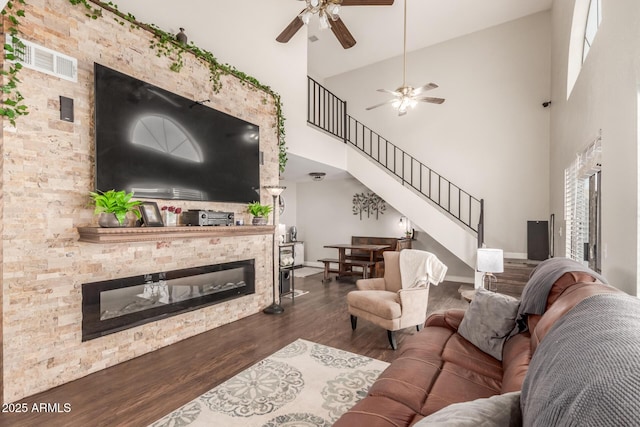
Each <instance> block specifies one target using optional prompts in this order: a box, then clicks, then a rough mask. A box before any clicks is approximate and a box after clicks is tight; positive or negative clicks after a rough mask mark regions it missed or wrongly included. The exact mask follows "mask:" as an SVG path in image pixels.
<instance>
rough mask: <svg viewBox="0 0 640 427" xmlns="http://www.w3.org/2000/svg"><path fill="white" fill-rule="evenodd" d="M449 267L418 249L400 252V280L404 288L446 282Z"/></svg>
mask: <svg viewBox="0 0 640 427" xmlns="http://www.w3.org/2000/svg"><path fill="white" fill-rule="evenodd" d="M445 274H447V266H446V265H444V264H443V263H442V262H441V261H440V260H439V259H438V257H437V256H435V255H434V254H432V253H431V252H426V251H419V250H417V249H404V250H402V251H400V278H401V279H402V288H403V289H406V288H412V287H415V286H420V285H421V284H424V285H426V284H428V283H432V284H434V285H438V283H440V282H442V281H443V280H444V276H445Z"/></svg>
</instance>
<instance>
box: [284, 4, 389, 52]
mask: <svg viewBox="0 0 640 427" xmlns="http://www.w3.org/2000/svg"><path fill="white" fill-rule="evenodd" d="M393 1H394V0H305V3H306V7H305V8H304V9H303V10H302V12H300V13H299V14H298V15H297V16H296V17H295V18H293V21H291V23H290V24H289V25H287V27H286V28H285V29H284V30H283V31H282V32H281V33H280V35H279V36H278V37H277V38H276V40H277V41H279V42H280V43H286V42H288V41H289V40H291V37H293V36H294V35H295V34H296V33H297V32H298V30H299V29H300V28H302V26H303V25H304V24H308V23H309V18H311V16H312V15H316V14H317V15H318V19H319V20H320V28H321V29H324V28H331V31H332V32H333V34H334V35H335V36H336V38H337V39H338V41H339V42H340V44H341V45H342V47H343V48H345V49H349V48H350V47H353V46H354V45H355V44H356V39H355V38H353V36H352V35H351V33H350V32H349V30H348V29H347V26H346V25H345V24H344V22H342V19H340V16H339V13H340V7H341V6H391V5H392V4H393Z"/></svg>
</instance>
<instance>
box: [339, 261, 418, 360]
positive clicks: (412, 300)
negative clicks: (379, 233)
mask: <svg viewBox="0 0 640 427" xmlns="http://www.w3.org/2000/svg"><path fill="white" fill-rule="evenodd" d="M383 256H384V264H385V270H384V277H376V278H371V279H360V280H358V281H357V282H356V287H357V288H358V290H355V291H351V292H349V293H348V294H347V304H348V307H349V314H350V315H351V329H353V330H355V329H356V325H357V321H358V317H360V318H363V319H365V320H368V321H369V322H371V323H374V324H376V325H378V326H381V327H383V328H384V329H386V330H387V336H388V338H389V344H390V345H391V348H393V349H394V350H395V349H396V348H397V347H398V345H397V342H396V337H395V334H394V332H395V331H397V330H400V329H404V328H408V327H412V326H415V327H416V328H417V330H420V329H422V325H423V324H424V322H425V320H426V317H427V303H428V301H429V284H428V282H427V283H425V282H423V283H422V284H420V285H418V286H414V287H408V288H405V289H403V288H402V280H401V275H400V252H394V251H385V252H384V254H383Z"/></svg>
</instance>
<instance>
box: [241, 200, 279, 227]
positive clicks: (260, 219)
mask: <svg viewBox="0 0 640 427" xmlns="http://www.w3.org/2000/svg"><path fill="white" fill-rule="evenodd" d="M272 209H273V208H272V207H271V206H270V205H263V204H261V203H260V202H253V203H249V206H247V212H249V213H250V214H251V215H253V219H252V220H251V224H253V225H266V224H267V218H268V216H269V214H270V213H271V210H272Z"/></svg>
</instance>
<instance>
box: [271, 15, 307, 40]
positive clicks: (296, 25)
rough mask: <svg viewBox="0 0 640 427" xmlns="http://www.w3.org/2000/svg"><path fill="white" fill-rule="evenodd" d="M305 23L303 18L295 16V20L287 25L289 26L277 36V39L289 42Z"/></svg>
mask: <svg viewBox="0 0 640 427" xmlns="http://www.w3.org/2000/svg"><path fill="white" fill-rule="evenodd" d="M303 25H304V23H303V22H302V19H300V18H298V17H297V16H296V17H295V18H293V21H291V23H290V24H289V25H287V28H285V29H284V30H282V32H281V33H280V35H279V36H278V37H276V40H277V41H279V42H280V43H286V42H288V41H289V40H291V37H293V36H294V34H295V33H297V32H298V30H299V29H300V28H302V26H303Z"/></svg>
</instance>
